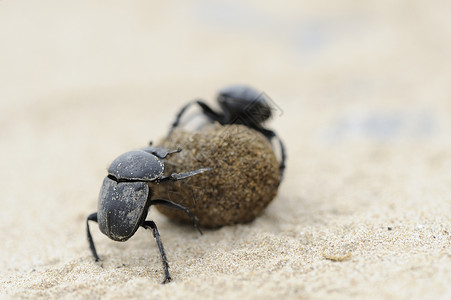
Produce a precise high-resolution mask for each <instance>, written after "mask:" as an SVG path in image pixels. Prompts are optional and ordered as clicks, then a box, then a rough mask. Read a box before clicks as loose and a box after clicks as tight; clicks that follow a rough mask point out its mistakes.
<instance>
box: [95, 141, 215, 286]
mask: <svg viewBox="0 0 451 300" xmlns="http://www.w3.org/2000/svg"><path fill="white" fill-rule="evenodd" d="M151 145H152V144H150V146H149V147H146V148H142V149H140V150H134V151H130V152H126V153H124V154H122V155H120V156H119V157H117V158H116V159H115V160H114V161H113V162H112V163H111V165H110V167H109V168H108V176H107V177H105V179H104V180H103V185H102V188H101V190H100V195H99V203H98V211H97V212H95V213H92V214H90V215H89V216H88V218H87V220H86V227H87V236H88V242H89V247H90V248H91V252H92V255H93V256H94V258H95V260H96V261H99V260H100V259H99V256H98V255H97V251H96V248H95V246H94V241H93V239H92V235H91V232H90V229H89V221H94V222H97V223H98V224H99V228H100V231H101V232H102V233H104V234H105V235H106V236H108V237H109V238H110V239H112V240H114V241H119V242H125V241H126V240H128V239H129V238H130V237H132V236H133V235H134V234H135V232H136V231H137V230H138V228H139V227H140V226H141V227H143V228H145V229H150V230H152V232H153V236H154V238H155V240H156V242H157V245H158V249H159V251H160V255H161V259H162V262H163V270H164V280H163V283H167V282H169V281H171V276H170V274H169V264H168V260H167V257H166V253H165V250H164V247H163V244H162V242H161V238H160V233H159V232H158V228H157V225H156V224H155V223H154V222H153V221H150V220H146V217H147V213H148V210H149V208H150V206H152V205H162V206H167V207H170V208H174V209H178V210H182V211H184V212H185V213H186V214H187V215H188V216H190V218H191V219H192V220H193V223H194V226H195V227H196V228H197V229H198V230H199V232H200V233H201V234H202V231H201V230H200V228H199V226H198V223H197V220H196V218H195V216H194V214H193V213H192V212H191V211H190V210H189V209H188V208H186V207H184V206H182V205H180V204H177V203H174V202H172V201H169V200H166V199H152V188H151V185H152V184H159V183H165V182H169V181H177V180H181V179H185V178H187V177H190V176H194V175H197V174H200V173H203V172H205V171H209V170H210V168H200V169H197V170H194V171H189V172H184V173H173V174H171V175H169V176H165V175H163V172H164V162H163V161H162V160H163V159H164V158H166V157H167V156H168V155H170V154H173V153H178V152H180V151H182V149H181V148H178V149H177V150H172V151H171V150H169V149H164V148H159V147H151Z"/></svg>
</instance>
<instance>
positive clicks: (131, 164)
mask: <svg viewBox="0 0 451 300" xmlns="http://www.w3.org/2000/svg"><path fill="white" fill-rule="evenodd" d="M163 172H164V164H163V162H162V161H161V160H160V159H159V158H158V157H156V156H155V155H153V154H151V153H148V152H146V151H143V150H133V151H129V152H126V153H124V154H122V155H120V156H119V157H118V158H116V159H115V160H114V161H113V162H112V163H111V165H110V167H109V168H108V174H109V175H111V176H113V177H114V178H116V179H117V180H121V179H122V180H124V179H125V180H138V181H152V180H155V179H157V178H159V177H161V175H162V174H163Z"/></svg>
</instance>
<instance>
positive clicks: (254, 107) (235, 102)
mask: <svg viewBox="0 0 451 300" xmlns="http://www.w3.org/2000/svg"><path fill="white" fill-rule="evenodd" d="M216 100H217V101H218V103H219V106H220V107H221V109H222V113H218V112H215V111H214V110H213V109H211V108H210V107H209V106H208V105H207V104H205V102H204V101H202V100H201V99H197V100H194V101H192V102H189V103H188V104H186V105H185V106H184V107H183V108H182V109H181V110H180V112H179V113H178V114H177V117H176V119H175V121H174V123H172V126H171V128H170V130H169V134H168V137H169V136H170V135H171V133H172V131H173V130H174V129H175V128H176V127H177V126H178V125H179V123H180V119H181V118H182V115H183V114H184V113H185V112H186V110H187V109H188V107H190V106H191V105H192V104H197V105H199V106H200V108H201V109H202V113H203V114H204V115H205V116H207V118H209V119H210V120H212V121H217V122H219V123H220V124H221V125H225V124H242V125H246V126H248V127H250V128H252V129H255V130H257V131H259V132H261V133H262V134H263V135H264V136H265V137H266V138H267V139H268V140H270V141H271V140H272V138H274V137H276V138H277V139H278V140H279V145H280V155H281V159H280V167H279V169H280V176H281V178H282V177H283V173H284V170H285V160H286V153H285V146H284V144H283V142H282V140H281V139H280V138H279V136H278V135H277V134H276V133H275V132H274V131H273V130H269V129H266V128H264V127H263V126H262V123H263V122H265V121H266V120H268V119H269V118H270V117H271V115H272V114H271V106H270V102H271V99H270V98H269V97H268V96H267V95H266V94H265V93H262V92H259V91H257V90H256V89H254V88H252V87H250V86H247V85H230V86H227V87H225V88H223V89H221V90H220V91H219V93H218V95H217V97H216Z"/></svg>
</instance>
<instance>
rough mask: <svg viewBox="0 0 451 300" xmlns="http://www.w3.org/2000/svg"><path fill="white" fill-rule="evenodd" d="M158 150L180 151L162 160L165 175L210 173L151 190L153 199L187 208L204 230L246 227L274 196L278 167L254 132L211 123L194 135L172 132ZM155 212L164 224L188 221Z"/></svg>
mask: <svg viewBox="0 0 451 300" xmlns="http://www.w3.org/2000/svg"><path fill="white" fill-rule="evenodd" d="M158 146H160V147H164V148H169V149H176V148H177V147H181V148H182V149H183V150H182V151H181V152H180V153H177V154H173V155H170V156H168V157H167V158H166V159H165V174H171V173H181V172H187V171H192V170H195V169H198V168H207V167H208V168H211V170H210V171H208V172H204V173H202V174H198V175H195V176H192V177H188V178H186V179H183V180H180V181H176V182H166V183H161V184H154V185H153V186H152V189H153V192H154V194H153V198H154V199H155V198H164V199H168V200H170V201H173V202H176V203H179V204H181V205H183V206H185V207H188V208H189V209H190V210H191V211H192V212H193V213H194V214H195V215H196V217H197V218H198V221H199V224H200V225H202V226H204V227H209V228H215V227H221V226H225V225H232V224H237V223H246V222H250V221H252V220H253V219H255V218H256V217H257V216H258V215H260V214H261V213H262V211H263V210H264V209H265V208H266V207H267V206H268V204H269V203H270V202H271V201H272V200H273V199H274V198H275V196H276V195H277V190H278V187H279V184H280V171H279V162H278V161H277V158H276V156H275V154H274V150H273V148H272V145H271V143H270V142H269V141H268V139H267V138H266V137H265V136H263V135H262V134H261V133H260V132H258V131H256V130H253V129H251V128H248V127H246V126H243V125H220V124H217V123H216V124H210V125H207V126H205V127H203V128H202V129H200V130H198V131H194V132H188V131H183V130H181V129H176V130H174V131H173V133H172V134H171V136H170V137H169V138H167V139H165V140H163V141H161V142H160V144H159V145H158ZM157 208H158V210H159V211H160V212H161V213H163V214H164V215H166V216H167V217H169V218H170V219H173V220H176V221H182V222H192V220H191V219H190V218H189V217H188V216H187V215H186V214H185V213H184V212H182V211H178V210H174V209H171V208H167V207H164V206H157Z"/></svg>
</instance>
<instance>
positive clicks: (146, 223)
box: [141, 221, 172, 284]
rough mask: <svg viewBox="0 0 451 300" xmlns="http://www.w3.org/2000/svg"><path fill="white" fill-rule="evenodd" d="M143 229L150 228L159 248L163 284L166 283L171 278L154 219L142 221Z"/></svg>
mask: <svg viewBox="0 0 451 300" xmlns="http://www.w3.org/2000/svg"><path fill="white" fill-rule="evenodd" d="M141 226H142V227H144V228H145V229H152V232H153V237H154V238H155V240H156V241H157V245H158V249H159V250H160V254H161V260H162V261H163V269H164V280H163V282H162V283H163V284H165V283H168V282H170V281H171V280H172V278H171V275H170V274H169V263H168V259H167V257H166V252H165V251H164V247H163V243H162V242H161V239H160V233H159V232H158V228H157V225H156V224H155V222H154V221H144V223H143V225H141Z"/></svg>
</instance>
